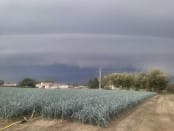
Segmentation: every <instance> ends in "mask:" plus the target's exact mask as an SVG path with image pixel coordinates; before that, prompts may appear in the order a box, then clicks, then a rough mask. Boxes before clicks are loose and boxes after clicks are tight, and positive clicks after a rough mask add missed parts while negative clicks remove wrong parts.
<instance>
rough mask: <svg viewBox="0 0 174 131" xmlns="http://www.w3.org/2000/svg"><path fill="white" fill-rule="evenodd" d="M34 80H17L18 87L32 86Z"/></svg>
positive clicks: (34, 82)
mask: <svg viewBox="0 0 174 131" xmlns="http://www.w3.org/2000/svg"><path fill="white" fill-rule="evenodd" d="M35 84H36V81H35V80H33V79H31V78H25V79H23V80H22V81H21V82H19V86H20V87H31V88H34V87H35Z"/></svg>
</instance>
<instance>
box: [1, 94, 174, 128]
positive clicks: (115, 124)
mask: <svg viewBox="0 0 174 131" xmlns="http://www.w3.org/2000/svg"><path fill="white" fill-rule="evenodd" d="M10 123H11V122H7V121H6V122H5V121H1V122H0V128H2V127H4V126H6V125H8V124H10ZM5 131H174V95H157V96H155V97H153V98H151V99H150V100H148V101H146V102H145V103H144V104H141V105H140V106H138V107H136V108H134V109H132V110H131V111H130V112H128V113H123V114H122V115H121V116H120V117H119V118H118V119H117V120H113V121H112V122H111V123H110V124H109V125H108V127H106V128H102V127H99V126H94V125H87V124H81V123H78V122H70V121H62V120H41V119H39V118H38V119H36V120H33V121H31V122H27V123H25V124H18V125H15V126H13V127H11V128H8V129H6V130H5Z"/></svg>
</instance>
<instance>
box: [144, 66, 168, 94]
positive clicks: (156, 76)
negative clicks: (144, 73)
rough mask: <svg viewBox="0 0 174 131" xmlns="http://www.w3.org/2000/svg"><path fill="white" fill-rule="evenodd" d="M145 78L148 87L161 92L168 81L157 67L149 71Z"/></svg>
mask: <svg viewBox="0 0 174 131" xmlns="http://www.w3.org/2000/svg"><path fill="white" fill-rule="evenodd" d="M147 79H148V89H149V90H151V91H157V92H161V91H162V90H164V89H166V87H167V84H168V82H169V79H168V77H167V75H166V74H165V73H164V72H162V71H160V70H158V69H155V70H151V71H149V73H148V78H147Z"/></svg>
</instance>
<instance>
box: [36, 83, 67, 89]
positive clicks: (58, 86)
mask: <svg viewBox="0 0 174 131" xmlns="http://www.w3.org/2000/svg"><path fill="white" fill-rule="evenodd" d="M36 87H38V88H45V89H67V88H69V85H67V84H60V83H56V82H52V81H43V82H40V83H38V84H36Z"/></svg>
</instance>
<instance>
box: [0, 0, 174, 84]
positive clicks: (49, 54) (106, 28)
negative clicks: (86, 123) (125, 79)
mask: <svg viewBox="0 0 174 131" xmlns="http://www.w3.org/2000/svg"><path fill="white" fill-rule="evenodd" d="M173 14H174V1H172V0H165V1H164V0H131V1H130V0H0V79H3V80H6V81H19V80H21V79H23V78H24V77H33V78H35V79H39V80H42V79H53V80H55V81H61V82H71V83H73V82H74V83H75V82H80V83H81V82H82V83H85V82H87V80H88V79H90V78H91V77H95V76H97V69H98V68H99V67H101V68H102V69H103V72H110V73H111V72H117V71H121V72H130V71H132V72H134V71H146V70H148V69H151V68H160V69H162V70H164V71H166V72H167V73H169V74H170V75H174V68H173V66H174V51H173V50H174V17H173Z"/></svg>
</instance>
